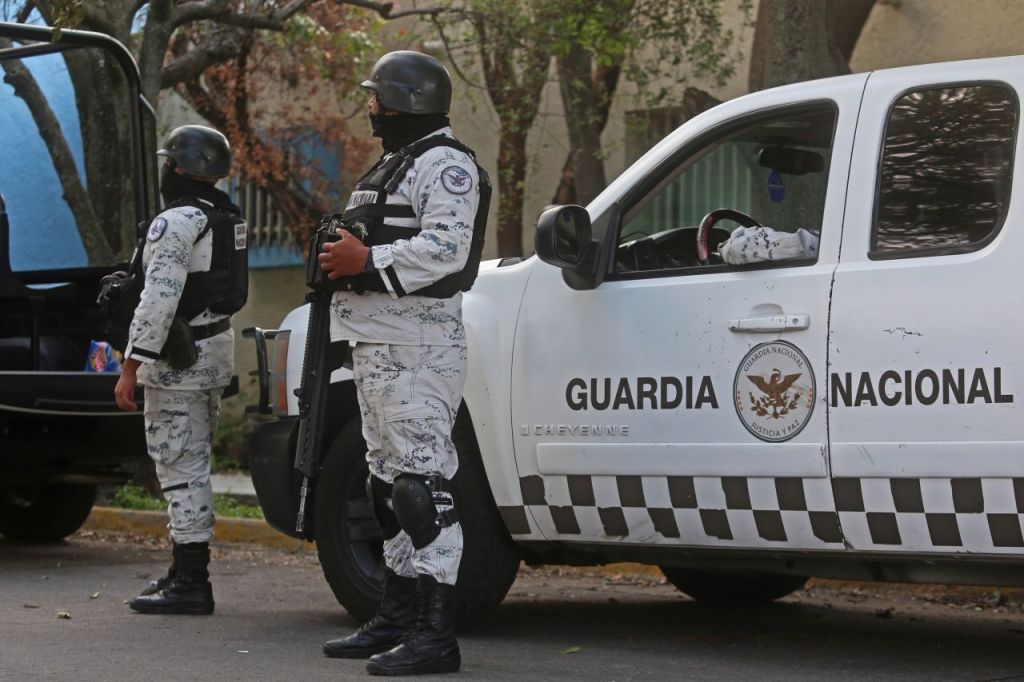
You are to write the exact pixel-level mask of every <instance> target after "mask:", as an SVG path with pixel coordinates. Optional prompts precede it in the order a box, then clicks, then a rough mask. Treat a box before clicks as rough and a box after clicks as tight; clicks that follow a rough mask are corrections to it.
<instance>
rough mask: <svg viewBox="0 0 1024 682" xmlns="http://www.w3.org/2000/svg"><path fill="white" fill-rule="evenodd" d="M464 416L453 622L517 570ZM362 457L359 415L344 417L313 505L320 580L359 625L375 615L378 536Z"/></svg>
mask: <svg viewBox="0 0 1024 682" xmlns="http://www.w3.org/2000/svg"><path fill="white" fill-rule="evenodd" d="M468 417H469V415H468V413H466V411H465V410H462V411H460V413H459V419H458V420H457V422H456V427H455V433H454V440H455V445H456V447H457V449H458V451H459V471H458V473H457V474H456V475H455V479H454V497H455V508H456V510H457V511H458V514H459V518H460V520H461V523H462V533H463V540H464V543H465V545H464V548H463V554H462V562H461V564H460V565H459V580H458V585H457V595H456V601H457V608H458V616H457V622H458V623H459V626H460V627H464V626H468V625H472V624H473V623H476V622H479V621H480V620H481V619H483V618H484V617H485V616H486V615H487V614H489V613H490V612H491V611H492V610H493V609H494V608H496V607H497V606H498V604H500V603H501V601H502V600H503V599H504V598H505V594H506V593H507V592H508V590H509V588H510V587H511V586H512V583H513V581H515V577H516V572H517V571H518V569H519V552H518V549H517V548H516V546H515V544H514V543H513V542H512V538H511V537H510V536H509V534H508V530H507V529H506V528H505V525H504V523H503V522H502V520H501V517H500V516H499V515H498V510H497V507H496V506H495V504H494V499H493V498H492V497H491V491H490V488H489V487H488V484H487V479H486V476H485V474H484V470H483V463H482V461H481V459H480V453H479V450H478V448H477V444H476V440H475V438H474V436H473V432H472V428H471V427H469V419H468ZM365 454H366V443H365V441H364V440H363V437H362V433H361V424H360V420H359V419H358V418H356V419H352V420H351V421H349V422H348V424H346V425H345V426H344V427H343V428H342V430H341V432H340V433H339V434H338V436H337V437H336V438H335V439H334V442H333V443H332V444H331V448H330V450H329V451H328V453H327V456H326V458H325V464H324V468H323V471H322V473H321V475H320V480H319V482H318V483H317V489H316V496H315V503H314V505H315V512H314V513H315V521H316V524H315V527H316V541H317V553H318V554H319V556H320V565H321V567H322V568H323V571H324V577H325V578H326V579H327V583H328V584H329V585H330V587H331V590H332V591H333V592H334V596H335V597H336V598H337V599H338V602H339V603H340V604H341V605H342V606H343V607H345V610H346V611H348V612H349V613H350V614H352V615H353V616H354V617H355V618H356V619H358V620H360V621H364V622H365V621H367V620H369V619H370V618H372V617H373V615H374V614H375V613H376V612H377V606H378V605H379V604H380V597H381V581H382V579H383V576H384V559H383V549H382V546H383V536H382V535H381V531H380V527H379V526H378V524H377V519H376V517H375V516H374V513H373V506H372V505H371V504H370V501H369V498H368V496H367V493H366V479H367V476H369V469H368V467H367V465H366V457H365Z"/></svg>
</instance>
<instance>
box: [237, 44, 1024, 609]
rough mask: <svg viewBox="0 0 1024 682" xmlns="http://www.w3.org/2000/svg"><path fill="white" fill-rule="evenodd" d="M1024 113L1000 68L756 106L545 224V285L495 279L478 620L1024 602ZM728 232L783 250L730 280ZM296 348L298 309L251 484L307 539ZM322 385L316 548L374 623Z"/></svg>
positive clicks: (467, 446)
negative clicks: (503, 614) (775, 243)
mask: <svg viewBox="0 0 1024 682" xmlns="http://www.w3.org/2000/svg"><path fill="white" fill-rule="evenodd" d="M1022 89H1024V57H1012V58H1004V59H990V60H979V61H968V62H958V63H946V64H934V65H929V66H920V67H911V68H902V69H894V70H889V71H877V72H872V73H862V74H855V75H851V76H844V77H840V78H833V79H827V80H820V81H814V82H808V83H801V84H797V85H792V86H787V87H782V88H777V89H773V90H768V91H764V92H759V93H756V94H752V95H749V96H746V97H741V98H738V99H735V100H732V101H729V102H726V103H725V104H722V105H720V106H717V107H715V108H714V109H712V110H710V111H707V112H705V113H703V114H701V115H700V116H697V117H695V118H693V119H692V120H690V121H688V122H686V124H685V125H683V126H681V127H680V128H679V129H678V130H676V131H675V132H673V133H672V134H670V135H669V136H668V137H666V138H665V139H664V140H663V141H661V142H660V143H659V144H657V145H656V146H655V147H654V148H653V149H651V150H650V151H649V152H648V153H647V154H645V155H644V156H643V157H642V158H641V159H640V160H639V161H637V162H636V163H635V164H634V165H633V166H632V167H631V168H629V170H627V171H626V172H625V173H623V174H622V175H621V176H620V177H618V178H617V179H616V180H615V181H614V182H612V183H611V185H610V186H609V187H608V188H607V189H606V190H605V191H604V192H603V193H602V194H601V195H600V196H599V197H598V198H597V199H595V200H594V202H593V203H591V204H590V205H589V206H588V207H587V208H586V209H583V208H581V207H575V206H566V207H554V208H551V209H548V210H547V211H546V212H545V213H544V214H543V215H542V216H541V218H540V221H539V224H538V228H537V236H536V251H537V256H535V257H531V258H527V259H525V260H519V259H512V260H505V261H491V262H488V263H485V264H484V265H483V266H482V267H481V272H480V276H479V279H478V280H477V282H476V284H475V286H474V287H473V289H472V291H471V292H469V293H468V294H466V296H465V307H464V313H465V322H466V327H467V331H468V338H469V378H468V383H467V385H466V391H465V404H464V409H463V410H462V412H461V414H460V418H459V420H458V423H457V426H456V441H457V444H458V446H459V450H460V456H461V461H462V465H461V467H462V468H461V469H460V472H459V475H458V476H457V478H456V481H457V493H458V494H457V504H458V506H459V513H460V516H461V517H462V519H463V522H464V527H465V531H466V553H465V558H464V559H463V565H462V570H461V572H460V577H459V588H460V598H461V607H462V612H463V617H464V618H468V619H472V618H475V617H478V616H480V615H482V614H483V613H484V612H486V611H487V610H488V609H490V608H492V607H494V606H495V605H496V604H497V603H499V602H500V601H501V599H502V597H503V596H504V594H505V592H506V591H507V589H508V587H509V586H510V584H511V583H512V581H513V579H514V577H515V572H516V568H517V566H518V560H519V559H520V558H522V559H524V560H526V561H527V562H531V563H573V564H600V563H605V562H612V561H636V562H643V563H647V564H653V565H657V566H660V567H662V570H663V571H664V573H665V575H666V577H667V578H668V579H669V580H670V581H671V582H672V583H673V584H675V585H676V586H678V587H679V588H680V589H681V590H683V591H684V592H686V593H688V594H690V595H692V596H693V597H695V598H697V599H704V600H768V599H774V598H777V597H780V596H782V595H785V594H787V593H789V592H792V591H793V590H796V589H799V588H800V586H802V585H803V583H804V582H805V581H806V579H807V577H808V576H823V577H840V578H850V579H866V580H901V581H932V582H958V583H974V584H1004V585H1010V584H1018V585H1019V584H1022V583H1024V571H1022V570H1021V568H1022V566H1024V534H1022V526H1021V519H1022V514H1024V424H1022V423H1021V422H1018V421H1017V417H1018V416H1020V414H1019V412H1018V408H1017V396H1021V397H1022V399H1024V383H1022V378H1024V375H1022V372H1024V368H1022V364H1021V361H1020V353H1021V349H1022V344H1024V306H1021V308H1017V307H1015V306H1016V304H1014V303H1013V300H1014V299H1015V297H1016V296H1018V295H1019V292H1018V294H1014V293H1013V292H1014V291H1016V286H1017V284H1020V283H1021V282H1024V279H1021V272H1022V271H1024V232H1022V231H1021V229H1019V228H1020V227H1022V226H1024V225H1022V224H1021V223H1022V222H1024V218H1022V215H1021V214H1022V211H1024V207H1022V206H1021V205H1020V204H1021V202H1020V197H1019V196H1018V202H1017V204H1014V203H1013V194H1012V187H1013V184H1014V180H1015V176H1017V175H1021V174H1022V171H1021V170H1018V168H1017V166H1016V164H1015V162H1014V161H1015V156H1016V154H1017V153H1019V151H1020V150H1019V148H1020V144H1021V142H1020V139H1019V136H1018V126H1019V119H1020V111H1019V109H1020V98H1019V95H1018V93H1019V92H1020V91H1021V90H1022ZM1015 206H1016V208H1015ZM735 223H739V224H741V225H745V226H757V225H764V226H768V227H770V228H771V230H763V231H760V232H758V231H753V232H754V233H757V234H763V235H764V236H765V239H766V241H765V242H764V244H765V248H757V247H758V245H757V244H756V243H754V244H751V243H749V242H748V244H747V245H746V246H747V247H750V248H752V249H753V252H756V257H755V256H752V257H751V258H749V259H748V261H752V262H747V263H746V264H742V265H730V264H727V263H725V262H723V260H722V258H721V256H720V254H719V252H718V246H719V245H720V244H722V243H723V242H724V241H725V240H726V239H727V238H729V237H730V232H731V229H732V228H735V227H736V225H735ZM1014 224H1017V225H1018V228H1014V227H1013V225H1014ZM726 226H728V228H729V229H725V228H726ZM799 229H806V230H808V231H810V232H812V233H814V234H819V235H820V242H819V243H818V245H817V246H818V248H817V252H816V254H814V255H813V256H811V257H797V258H793V257H789V258H781V259H780V258H777V257H775V254H774V253H773V252H772V249H771V248H770V243H769V241H767V235H769V234H773V232H772V231H774V234H778V233H780V232H781V233H795V232H796V231H797V230H799ZM748 232H750V231H748ZM753 252H752V253H753ZM1017 300H1018V302H1019V301H1020V299H1017ZM305 329H306V309H305V308H299V309H297V310H295V311H293V312H292V313H290V314H289V315H288V316H287V317H286V318H285V320H284V322H283V323H282V326H281V329H280V330H277V331H266V332H264V331H262V330H256V332H255V336H256V337H257V340H258V348H259V353H260V358H261V363H262V367H263V372H262V374H261V382H262V387H263V395H262V397H261V404H260V405H259V406H258V407H259V411H260V412H261V413H262V415H263V419H262V420H261V422H260V423H259V424H258V426H257V429H256V431H255V436H254V439H253V441H252V463H253V478H254V481H255V483H256V488H257V492H258V494H259V496H260V500H261V502H262V503H263V505H264V508H265V510H266V512H267V517H268V519H269V520H270V521H271V523H274V524H275V525H276V526H277V527H278V528H280V529H281V530H283V531H284V532H289V533H293V534H294V530H293V525H294V517H295V500H296V491H297V485H296V476H295V475H294V474H293V473H291V469H290V468H291V458H292V455H293V452H294V438H295V436H294V432H295V422H296V419H295V415H296V414H297V406H296V400H295V397H294V395H293V390H294V388H295V387H296V385H297V382H298V378H299V373H300V368H301V363H302V352H303V346H304V342H305V340H304V335H305ZM334 380H335V383H333V384H332V387H331V400H332V401H333V402H332V405H333V407H332V415H334V418H333V419H332V420H331V421H332V426H331V427H330V428H331V433H330V434H329V438H328V439H327V440H328V443H331V445H330V448H329V451H328V452H326V453H325V455H324V458H323V462H322V473H321V476H320V477H319V479H318V481H317V487H316V489H315V491H314V500H313V507H314V528H313V530H312V533H311V536H312V537H313V538H315V539H316V541H317V545H318V549H319V552H320V557H321V561H322V564H323V567H324V571H325V574H326V576H327V579H328V581H329V582H330V584H331V587H332V588H333V589H334V592H335V594H336V596H337V597H338V599H339V601H340V602H341V603H342V604H343V605H344V606H345V607H346V608H348V609H349V611H351V612H352V613H353V614H354V615H356V616H358V617H367V616H369V614H371V613H372V612H373V611H374V608H375V606H376V600H377V597H378V594H379V593H378V591H377V590H378V587H377V585H376V582H375V581H376V577H377V576H379V574H380V534H379V531H378V530H377V528H376V524H375V521H374V519H373V515H372V511H371V509H370V506H369V505H368V504H367V502H366V495H365V492H364V483H365V479H366V473H365V469H366V467H365V464H364V463H363V455H364V451H363V443H362V440H361V438H360V435H359V433H360V430H359V414H358V410H356V409H355V397H354V390H353V387H352V385H351V381H350V375H349V374H348V373H347V371H346V370H344V369H339V370H337V371H335V374H334Z"/></svg>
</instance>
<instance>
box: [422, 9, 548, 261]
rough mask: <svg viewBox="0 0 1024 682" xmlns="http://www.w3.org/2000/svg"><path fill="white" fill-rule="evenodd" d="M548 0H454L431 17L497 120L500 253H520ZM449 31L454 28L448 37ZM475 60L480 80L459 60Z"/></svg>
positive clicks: (544, 75)
mask: <svg viewBox="0 0 1024 682" xmlns="http://www.w3.org/2000/svg"><path fill="white" fill-rule="evenodd" d="M551 4H552V3H551V2H550V0H523V1H522V2H515V3H513V2H507V1H506V0H464V1H463V0H452V1H451V2H448V3H447V4H446V5H445V6H444V7H445V8H446V9H448V10H451V11H450V12H448V13H446V14H435V15H433V19H434V22H435V25H436V26H437V29H438V31H439V33H440V36H441V39H442V41H443V42H444V45H445V47H446V49H447V51H448V55H449V57H450V58H451V61H452V64H453V65H454V68H455V70H456V73H457V74H459V76H461V77H462V79H463V80H464V81H465V82H466V83H468V84H469V85H471V86H474V87H477V88H480V89H483V90H485V91H486V92H487V94H488V96H489V97H490V100H491V103H492V104H493V105H494V109H495V111H496V112H497V114H498V118H499V119H500V121H501V129H500V131H499V136H498V163H497V181H498V227H497V242H498V254H499V255H501V256H512V255H518V254H521V253H522V248H523V247H522V241H523V237H522V234H523V198H524V197H523V189H524V186H525V180H526V170H527V156H526V137H527V134H528V133H529V132H530V128H531V127H532V126H533V122H534V120H535V119H536V117H537V112H538V108H539V106H540V96H541V90H542V89H543V87H544V84H545V83H546V82H547V80H548V65H549V63H550V61H551V52H550V49H551V47H550V40H551V27H550V23H549V16H548V13H549V10H550V7H549V6H550V5H551ZM451 34H455V35H454V37H452V35H451ZM463 55H468V56H469V59H470V60H475V62H476V63H477V64H478V65H479V67H480V70H481V71H482V73H483V80H484V85H479V84H477V83H476V82H475V81H474V80H472V79H470V78H469V77H467V75H466V73H465V72H464V71H463V69H462V68H461V67H460V66H459V62H460V61H461V60H462V56H463Z"/></svg>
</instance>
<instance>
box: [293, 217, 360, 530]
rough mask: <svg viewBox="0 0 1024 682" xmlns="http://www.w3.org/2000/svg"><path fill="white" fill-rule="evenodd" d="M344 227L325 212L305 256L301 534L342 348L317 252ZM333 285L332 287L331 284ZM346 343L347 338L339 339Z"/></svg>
mask: <svg viewBox="0 0 1024 682" xmlns="http://www.w3.org/2000/svg"><path fill="white" fill-rule="evenodd" d="M341 227H346V225H345V223H344V222H343V221H342V219H341V216H340V215H328V216H324V217H323V218H321V219H320V224H319V226H318V227H317V228H316V230H315V231H314V233H313V237H312V239H310V244H309V258H308V259H307V260H306V286H308V287H309V288H310V291H308V292H307V293H306V299H305V300H306V302H307V303H309V324H308V326H307V327H306V349H305V352H304V353H303V356H302V377H301V380H300V384H299V388H297V389H296V390H295V395H296V396H297V397H298V399H299V437H298V442H297V444H296V448H295V468H296V469H297V470H298V471H299V472H300V473H301V474H302V486H301V488H299V511H298V514H297V515H296V517H295V531H296V532H297V533H299V534H300V535H303V536H304V537H308V534H307V533H306V532H305V527H306V500H307V498H308V496H309V489H310V482H311V481H312V479H313V478H314V477H315V476H316V471H317V468H318V467H319V465H320V460H321V459H322V457H323V451H324V443H323V438H324V428H323V426H324V416H325V415H326V413H327V390H328V388H330V385H331V371H332V370H333V369H334V368H333V367H330V366H329V365H330V360H331V358H332V357H338V355H336V352H337V351H338V350H340V351H341V357H344V354H345V348H340V349H332V348H331V345H332V344H331V339H330V329H331V295H332V293H333V291H332V287H331V282H330V280H328V279H327V274H326V273H325V272H324V271H323V270H321V269H320V261H319V260H318V258H317V256H319V255H320V253H321V252H322V251H323V245H324V244H326V243H328V242H333V241H337V240H338V234H337V229H338V228H341ZM335 288H336V287H335ZM342 344H344V345H345V346H347V342H342Z"/></svg>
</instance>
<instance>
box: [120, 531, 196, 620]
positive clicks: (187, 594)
mask: <svg viewBox="0 0 1024 682" xmlns="http://www.w3.org/2000/svg"><path fill="white" fill-rule="evenodd" d="M176 548H178V566H177V574H176V575H175V576H174V578H173V579H171V581H170V583H169V584H167V585H166V586H165V587H163V588H161V589H159V590H157V591H156V592H154V593H153V594H146V595H140V596H138V597H136V598H135V599H133V600H132V601H131V603H129V604H128V606H130V607H131V609H132V610H133V611H138V612H139V613H154V614H193V615H209V614H211V613H213V587H212V586H211V585H210V573H209V571H208V570H207V569H208V567H209V565H210V544H209V543H208V542H190V543H188V544H184V545H176Z"/></svg>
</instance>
